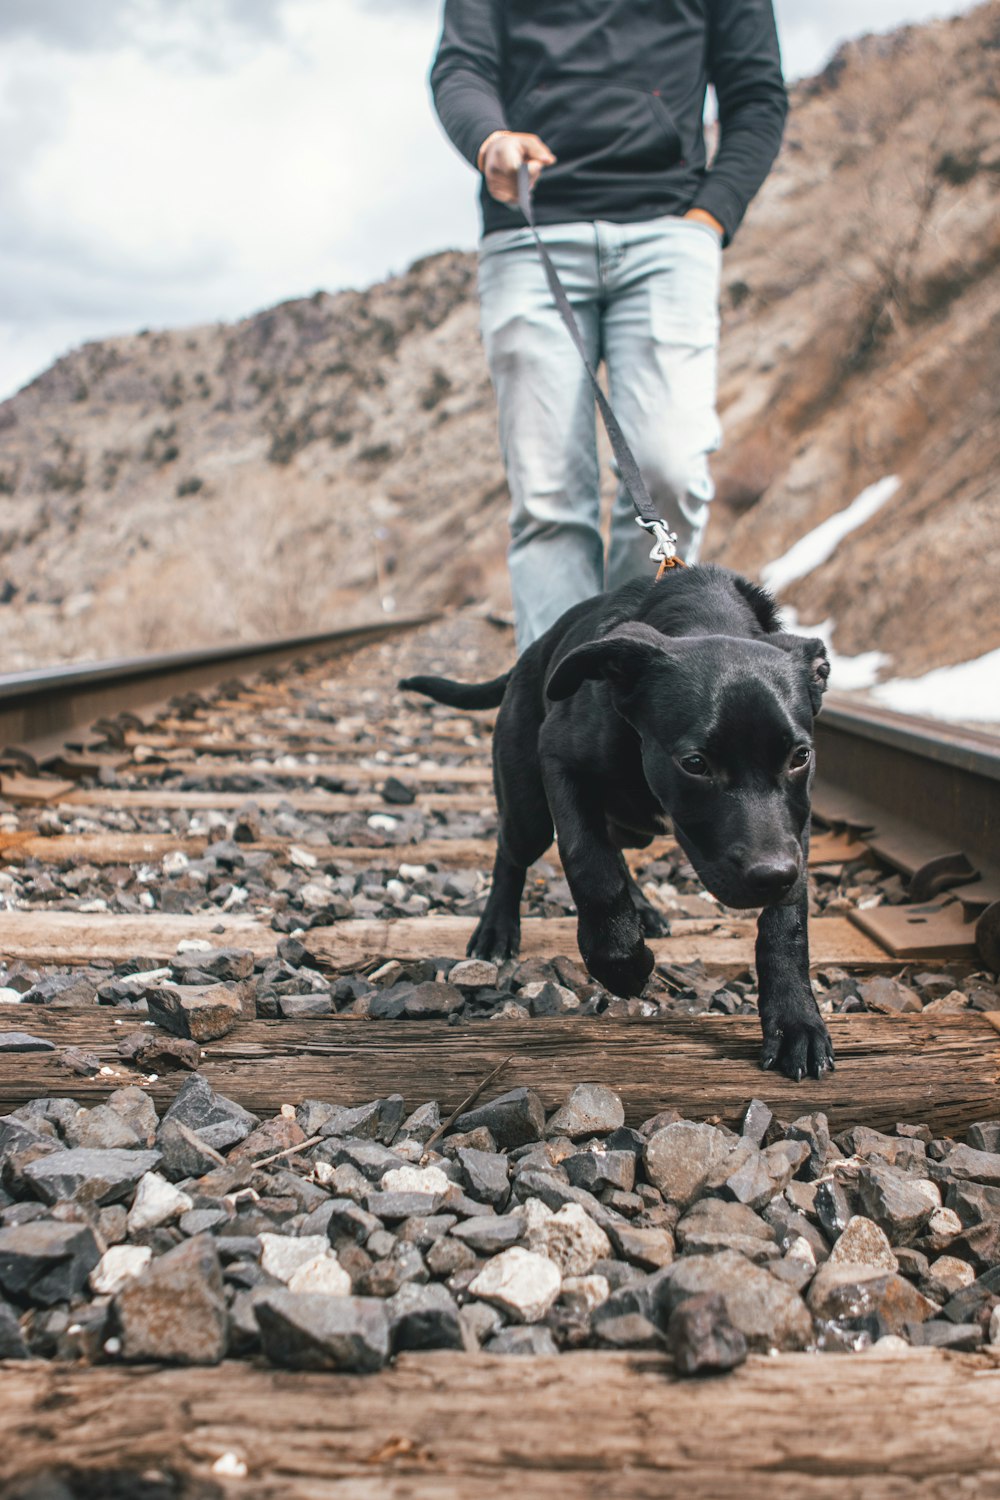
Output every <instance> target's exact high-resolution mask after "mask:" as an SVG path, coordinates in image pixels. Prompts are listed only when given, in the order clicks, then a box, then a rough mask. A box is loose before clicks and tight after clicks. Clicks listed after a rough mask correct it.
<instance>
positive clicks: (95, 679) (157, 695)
mask: <svg viewBox="0 0 1000 1500" xmlns="http://www.w3.org/2000/svg"><path fill="white" fill-rule="evenodd" d="M435 618H436V615H434V614H425V615H414V616H407V617H405V618H402V619H398V620H374V621H370V622H367V623H362V624H360V625H349V626H344V627H341V628H340V629H337V630H327V631H320V632H317V633H316V634H313V635H300V636H289V637H282V638H280V639H277V640H270V641H253V642H243V643H235V644H232V643H231V644H229V645H223V646H209V647H202V648H199V649H197V650H192V651H171V652H165V653H161V654H158V655H152V656H138V657H120V658H116V659H112V660H108V661H97V662H81V663H76V664H73V665H70V666H59V667H53V668H44V669H40V670H32V671H28V672H13V673H9V674H8V675H6V676H0V747H4V746H6V747H15V746H16V747H17V748H18V749H20V750H24V751H26V752H28V754H29V755H31V756H32V757H33V758H34V759H36V760H38V759H42V758H44V757H45V756H47V755H52V754H57V753H58V752H59V751H61V750H62V749H63V748H64V747H65V743H66V740H67V738H68V737H70V736H72V735H73V734H75V733H78V732H79V731H81V730H83V729H86V728H87V727H88V726H89V725H90V724H92V723H93V722H94V720H95V719H99V718H102V717H110V716H113V715H115V714H118V713H122V712H125V711H132V712H135V711H138V710H149V709H151V708H153V707H155V706H157V705H159V704H162V703H165V702H167V701H168V700H169V699H170V698H173V697H175V696H177V695H178V694H181V693H186V692H194V691H196V690H197V689H199V688H203V687H207V686H209V685H211V684H215V683H219V682H220V681H225V679H226V677H227V676H229V675H231V674H233V673H235V672H239V673H253V672H259V671H261V670H264V669H266V668H268V667H274V666H280V665H281V664H283V663H285V662H288V661H293V660H294V659H295V658H296V657H299V656H303V655H313V654H316V653H320V654H324V655H329V656H331V657H333V656H338V655H340V654H341V653H342V652H345V651H350V650H353V649H354V648H355V647H357V646H360V645H364V644H367V643H369V642H371V641H377V640H379V639H381V638H382V637H383V636H386V635H392V634H395V633H397V632H399V631H404V630H411V629H413V628H414V627H415V626H418V625H422V624H426V623H427V622H428V621H429V620H432V619H435Z"/></svg>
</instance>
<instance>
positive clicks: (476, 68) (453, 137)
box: [431, 0, 507, 167]
mask: <svg viewBox="0 0 1000 1500" xmlns="http://www.w3.org/2000/svg"><path fill="white" fill-rule="evenodd" d="M499 11H500V7H499V3H498V0H446V4H445V8H444V26H443V29H442V31H441V42H440V45H439V46H438V51H437V56H436V58H435V59H434V65H433V67H432V68H431V93H432V95H433V97H434V107H435V109H436V110H437V112H438V118H439V120H440V121H441V124H442V125H443V126H444V129H445V134H446V135H447V136H448V138H449V140H450V141H451V142H452V144H453V145H454V146H455V147H456V148H457V150H458V151H460V152H461V154H462V155H463V156H464V157H465V159H466V161H467V162H471V164H472V165H473V166H474V167H477V166H478V157H479V151H480V148H481V147H482V145H483V142H484V141H485V140H486V138H487V137H488V136H490V135H492V134H493V133H494V132H495V131H498V130H506V129H507V117H506V115H505V114H504V109H503V105H502V103H501V102H500V66H501V54H500V14H499Z"/></svg>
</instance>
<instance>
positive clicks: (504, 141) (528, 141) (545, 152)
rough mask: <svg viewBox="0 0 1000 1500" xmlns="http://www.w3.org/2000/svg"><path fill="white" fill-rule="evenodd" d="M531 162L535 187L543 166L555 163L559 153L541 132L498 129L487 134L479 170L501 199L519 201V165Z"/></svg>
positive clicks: (532, 181) (490, 190)
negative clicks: (540, 134)
mask: <svg viewBox="0 0 1000 1500" xmlns="http://www.w3.org/2000/svg"><path fill="white" fill-rule="evenodd" d="M522 162H527V164H528V175H529V177H530V179H531V185H532V187H534V185H535V183H536V182H537V181H538V175H539V173H540V172H541V170H542V168H543V167H551V166H552V165H553V163H554V162H555V157H554V156H553V155H552V152H551V151H550V150H549V148H548V146H546V144H545V142H544V141H541V140H539V138H538V136H537V135H528V134H527V133H524V132H521V131H516V130H505V131H502V132H501V131H497V132H496V134H494V135H492V136H487V138H486V140H485V141H484V143H483V147H482V150H481V151H480V154H479V170H480V171H481V172H482V174H483V176H484V177H485V178H486V187H487V190H488V192H489V193H490V195H491V196H492V197H494V198H495V199H496V200H497V202H498V203H511V204H516V203H517V169H518V167H519V166H520V165H521V164H522Z"/></svg>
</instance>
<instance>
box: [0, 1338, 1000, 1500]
mask: <svg viewBox="0 0 1000 1500" xmlns="http://www.w3.org/2000/svg"><path fill="white" fill-rule="evenodd" d="M0 1391H2V1393H3V1403H4V1443H3V1445H2V1449H0V1480H11V1479H14V1478H15V1477H16V1478H17V1479H18V1480H20V1481H22V1482H23V1481H24V1480H25V1478H26V1476H30V1475H34V1474H36V1473H38V1472H40V1471H44V1470H46V1469H63V1468H68V1469H70V1470H71V1471H72V1470H78V1469H82V1470H88V1471H91V1474H92V1476H93V1477H92V1479H91V1483H90V1486H88V1493H94V1494H97V1493H99V1492H100V1489H99V1486H100V1480H99V1477H98V1476H99V1475H100V1474H101V1472H107V1471H109V1470H111V1469H125V1470H126V1471H128V1470H132V1471H134V1472H136V1473H141V1472H148V1471H150V1470H153V1471H156V1470H165V1471H167V1472H174V1473H176V1472H177V1471H180V1472H181V1473H182V1474H184V1475H190V1476H192V1477H193V1478H194V1479H196V1480H200V1481H202V1482H203V1483H205V1484H206V1485H208V1486H209V1488H207V1489H206V1490H204V1491H202V1490H200V1489H199V1491H198V1493H199V1494H205V1495H210V1494H214V1495H218V1496H219V1497H220V1500H221V1497H222V1496H233V1497H235V1496H241V1497H244V1500H290V1497H292V1496H294V1497H295V1500H470V1497H472V1496H478V1495H481V1496H490V1497H497V1500H511V1497H515V1496H519V1497H531V1500H534V1497H538V1500H567V1497H570V1500H607V1497H608V1496H609V1495H611V1496H614V1497H615V1500H663V1497H664V1496H669V1495H678V1494H683V1495H684V1496H685V1497H686V1500H728V1497H730V1496H732V1495H736V1494H738V1495H740V1496H741V1497H742V1500H955V1497H956V1496H957V1495H959V1494H961V1495H963V1496H968V1497H969V1500H973V1497H977V1500H978V1497H983V1500H985V1497H987V1496H990V1495H995V1494H997V1493H1000V1456H998V1451H997V1444H996V1433H997V1430H998V1426H1000V1370H998V1369H997V1367H996V1365H995V1364H994V1362H993V1361H992V1360H991V1359H989V1358H988V1357H987V1356H984V1355H978V1356H977V1355H957V1356H956V1355H952V1356H946V1355H941V1354H937V1353H935V1352H934V1351H932V1350H913V1351H911V1352H910V1353H909V1354H907V1355H904V1356H902V1357H899V1356H896V1357H893V1356H891V1355H884V1354H882V1353H881V1352H879V1351H872V1352H869V1353H866V1354H863V1355H854V1356H846V1355H835V1354H829V1355H810V1354H785V1355H780V1356H778V1357H777V1358H774V1359H767V1358H765V1357H762V1356H753V1357H751V1359H750V1360H748V1362H747V1364H746V1365H744V1366H743V1367H742V1368H741V1369H739V1370H737V1371H735V1372H734V1373H733V1374H731V1375H729V1376H727V1377H726V1378H725V1379H724V1380H714V1381H678V1380H676V1379H675V1378H674V1377H673V1376H672V1374H671V1372H670V1367H669V1365H668V1363H667V1361H666V1360H665V1358H664V1357H663V1356H661V1355H656V1354H646V1355H624V1354H605V1353H599V1352H589V1351H588V1352H579V1353H572V1354H564V1355H562V1356H559V1357H556V1358H548V1359H511V1358H503V1357H502V1356H492V1357H491V1356H489V1355H485V1354H479V1355H462V1354H451V1353H438V1354H422V1355H404V1356H402V1357H401V1358H400V1359H399V1360H398V1361H397V1363H396V1365H395V1366H394V1367H393V1368H390V1369H388V1370H385V1371H384V1372H383V1373H382V1374H380V1375H377V1376H351V1375H333V1374H322V1375H320V1374H317V1375H312V1374H293V1373H290V1372H281V1371H273V1370H268V1369H263V1368H254V1367H253V1366H251V1365H248V1364H236V1363H228V1364H225V1365H222V1366H220V1367H219V1368H217V1369H208V1370H206V1369H162V1368H155V1367H151V1366H139V1367H135V1368H132V1369H122V1368H115V1367H97V1368H92V1369H85V1368H80V1367H76V1366H68V1365H53V1364H43V1363H40V1362H38V1363H34V1362H33V1363H19V1364H15V1363H8V1364H6V1365H4V1366H2V1367H0ZM224 1453H233V1454H236V1455H237V1456H238V1457H239V1458H240V1459H242V1460H243V1462H244V1463H245V1464H246V1466H247V1471H248V1472H247V1477H246V1478H244V1479H238V1480H231V1481H226V1480H222V1481H218V1480H215V1478H214V1476H213V1474H212V1465H213V1464H214V1463H215V1462H216V1461H217V1460H218V1459H219V1458H220V1457H221V1456H222V1455H223V1454H224ZM213 1484H218V1485H219V1488H218V1489H215V1488H212V1487H211V1486H213ZM109 1493H110V1489H109ZM115 1493H124V1490H122V1488H121V1486H120V1484H119V1485H116V1486H115ZM171 1493H174V1489H173V1487H172V1486H171ZM185 1493H187V1491H186V1490H185Z"/></svg>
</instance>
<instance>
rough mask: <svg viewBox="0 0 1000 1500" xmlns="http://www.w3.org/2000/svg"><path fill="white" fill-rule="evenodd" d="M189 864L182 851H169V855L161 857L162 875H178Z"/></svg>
mask: <svg viewBox="0 0 1000 1500" xmlns="http://www.w3.org/2000/svg"><path fill="white" fill-rule="evenodd" d="M190 863H191V861H190V860H189V859H188V857H187V855H186V854H185V853H184V850H183V849H171V851H170V853H169V854H165V855H164V856H163V863H162V868H163V873H164V875H180V874H181V873H182V872H183V871H184V870H186V869H187V867H188V865H189V864H190Z"/></svg>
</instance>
